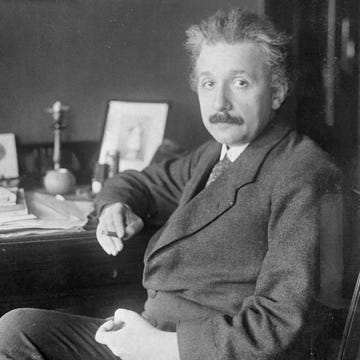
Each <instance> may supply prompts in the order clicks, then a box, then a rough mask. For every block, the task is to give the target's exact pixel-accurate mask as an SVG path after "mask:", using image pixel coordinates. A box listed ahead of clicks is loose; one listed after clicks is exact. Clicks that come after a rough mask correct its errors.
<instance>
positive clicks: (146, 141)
mask: <svg viewBox="0 0 360 360" xmlns="http://www.w3.org/2000/svg"><path fill="white" fill-rule="evenodd" d="M168 109H169V105H168V104H167V103H160V102H157V103H155V102H154V103H148V102H131V101H119V100H111V101H109V103H108V107H107V112H106V118H105V126H104V132H103V138H102V142H101V148H100V155H99V164H110V163H111V161H112V160H111V159H110V157H109V154H111V153H114V151H118V152H119V158H120V162H119V170H120V171H123V170H126V169H136V170H142V169H143V168H144V167H146V166H147V165H149V163H150V161H151V159H152V158H153V156H154V154H155V152H156V150H157V148H158V147H159V146H160V145H161V143H162V141H163V138H164V132H165V124H166V119H167V114H168Z"/></svg>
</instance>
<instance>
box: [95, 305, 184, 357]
mask: <svg viewBox="0 0 360 360" xmlns="http://www.w3.org/2000/svg"><path fill="white" fill-rule="evenodd" d="M95 340H96V341H97V342H98V343H100V344H104V345H106V346H108V347H109V349H110V350H111V351H112V352H113V353H114V355H116V356H119V357H120V358H121V359H122V360H179V359H180V355H179V350H178V342H177V335H176V333H174V332H165V331H161V330H159V329H157V328H155V327H154V326H152V325H151V324H150V323H149V322H147V321H146V320H145V319H144V318H143V317H141V316H140V315H139V314H137V313H136V312H134V311H130V310H125V309H118V310H116V312H115V316H114V320H110V321H107V322H106V323H104V324H103V325H101V326H100V327H99V329H98V331H97V332H96V334H95Z"/></svg>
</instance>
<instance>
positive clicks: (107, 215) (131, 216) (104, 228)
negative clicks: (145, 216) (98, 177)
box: [96, 202, 144, 256]
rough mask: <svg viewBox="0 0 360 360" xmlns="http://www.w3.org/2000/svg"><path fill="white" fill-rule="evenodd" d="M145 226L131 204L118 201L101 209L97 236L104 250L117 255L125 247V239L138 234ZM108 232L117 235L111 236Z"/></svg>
mask: <svg viewBox="0 0 360 360" xmlns="http://www.w3.org/2000/svg"><path fill="white" fill-rule="evenodd" d="M143 227H144V222H143V221H142V219H141V218H140V217H139V216H137V215H136V214H135V213H134V212H133V211H132V210H131V209H130V207H129V206H127V205H125V204H122V203H119V202H118V203H114V204H111V205H107V206H106V207H105V208H104V209H103V210H102V211H101V214H100V217H99V225H98V226H97V229H96V237H97V240H98V242H99V243H100V245H101V247H102V248H103V249H104V251H105V252H106V253H107V254H109V255H114V256H115V255H117V254H118V253H119V252H120V251H121V250H122V249H123V247H124V245H123V240H127V239H129V238H130V237H132V236H133V235H135V234H137V233H138V232H140V231H141V230H142V228H143ZM108 232H113V233H116V235H117V236H109V235H107V233H108Z"/></svg>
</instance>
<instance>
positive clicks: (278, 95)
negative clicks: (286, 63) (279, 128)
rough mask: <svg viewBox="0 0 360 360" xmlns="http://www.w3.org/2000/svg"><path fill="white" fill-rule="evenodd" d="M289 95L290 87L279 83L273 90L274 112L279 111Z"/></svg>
mask: <svg viewBox="0 0 360 360" xmlns="http://www.w3.org/2000/svg"><path fill="white" fill-rule="evenodd" d="M287 93H288V87H287V85H285V84H279V83H277V84H276V85H275V86H274V87H273V88H272V108H273V110H277V109H279V107H280V106H281V104H282V103H283V102H284V100H285V98H286V95H287Z"/></svg>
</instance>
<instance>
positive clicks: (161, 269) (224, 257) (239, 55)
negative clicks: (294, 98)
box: [0, 10, 340, 360]
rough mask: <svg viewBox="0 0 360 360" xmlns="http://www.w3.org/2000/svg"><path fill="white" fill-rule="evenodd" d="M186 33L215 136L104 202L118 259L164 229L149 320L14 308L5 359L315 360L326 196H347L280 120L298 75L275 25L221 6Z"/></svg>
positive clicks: (2, 343) (104, 242)
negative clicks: (292, 74)
mask: <svg viewBox="0 0 360 360" xmlns="http://www.w3.org/2000/svg"><path fill="white" fill-rule="evenodd" d="M187 35H188V40H187V48H188V50H189V51H190V54H191V57H192V61H193V74H192V80H191V81H192V86H193V88H194V89H195V91H196V92H197V95H198V98H199V103H200V109H201V116H202V120H203V122H204V125H205V127H206V128H207V130H208V131H209V132H210V134H211V135H212V136H213V138H214V139H215V141H210V142H208V143H206V144H204V145H202V146H201V147H200V148H198V149H197V150H195V151H193V152H192V153H190V154H188V155H186V156H184V157H183V158H180V159H176V160H167V161H165V162H163V163H160V164H157V165H152V166H150V167H148V168H147V169H145V170H144V171H143V172H141V173H139V172H136V171H126V172H124V173H122V174H120V175H119V176H116V177H114V178H112V179H111V180H109V181H108V183H107V184H106V186H105V188H104V189H103V191H102V192H101V193H100V195H99V197H98V199H97V202H96V203H97V209H98V211H99V225H98V229H97V237H98V240H99V243H100V245H101V246H102V247H103V249H104V250H105V251H106V252H107V253H108V254H111V255H116V254H117V253H118V252H119V251H121V250H122V248H123V246H124V243H123V240H124V239H125V238H126V239H128V241H131V237H132V236H133V235H134V234H136V233H138V232H139V231H141V229H142V227H143V225H144V222H149V223H156V224H163V226H162V228H161V230H160V231H159V232H158V233H157V234H155V236H154V237H153V238H152V239H151V240H150V242H149V244H148V247H147V250H146V253H145V257H144V261H145V268H144V276H143V285H144V286H145V288H146V289H147V291H148V300H147V301H146V303H145V310H144V312H143V313H142V314H141V315H139V314H137V313H134V312H132V311H128V310H126V309H118V310H117V311H116V312H115V315H114V319H113V320H110V321H106V322H104V321H103V320H99V319H90V318H84V317H75V316H73V315H67V314H59V313H56V312H49V311H41V310H29V309H27V310H24V309H20V310H15V311H12V312H10V313H8V314H6V315H5V316H4V317H3V318H2V320H1V321H0V339H1V340H0V349H1V350H0V359H9V358H10V359H21V358H30V355H29V354H31V355H32V356H33V357H32V358H36V359H67V358H69V359H70V358H71V359H86V360H89V359H113V358H116V357H117V356H118V357H120V358H121V359H123V360H140V359H141V360H142V359H148V360H152V359H157V360H162V359H164V360H165V359H166V360H172V359H181V360H188V359H189V360H190V359H191V360H195V359H206V360H209V359H283V358H286V359H297V358H306V356H307V353H308V350H309V344H310V340H309V337H310V336H311V332H312V330H314V329H315V324H314V317H313V314H314V313H315V312H317V311H318V310H319V309H320V308H321V307H320V305H319V304H318V303H317V301H316V297H317V295H318V291H319V284H320V265H319V242H320V237H321V220H322V219H321V216H322V202H323V199H324V198H328V197H329V196H330V197H331V196H334V197H338V196H340V195H339V194H338V184H339V178H340V175H339V172H338V170H337V169H336V167H335V166H334V165H333V163H332V162H331V161H330V159H329V157H328V156H327V155H326V154H325V153H324V152H323V151H321V150H320V149H319V148H318V147H317V146H316V145H315V144H314V143H313V142H312V141H311V140H310V139H308V138H307V137H304V136H301V135H299V134H298V133H297V132H296V131H294V130H292V129H291V128H290V126H289V125H288V124H286V123H284V122H282V121H281V120H279V119H277V117H276V110H278V109H279V108H280V107H281V105H282V103H283V101H284V99H285V97H286V95H287V92H288V87H289V85H288V84H289V81H288V78H287V75H286V68H285V53H284V50H283V47H284V45H285V43H286V38H285V37H284V36H283V35H282V34H280V33H278V32H276V31H275V29H274V28H273V26H272V25H271V23H269V22H268V21H267V20H264V19H262V18H259V17H258V16H257V15H254V14H249V13H244V12H242V11H241V10H232V11H230V12H229V13H225V12H222V11H220V12H218V13H216V14H215V15H214V16H212V17H210V18H209V19H207V20H206V21H204V22H203V23H202V24H201V25H200V26H193V27H191V28H190V29H189V30H188V32H187ZM219 160H220V161H219ZM336 220H337V219H331V221H336ZM110 232H116V234H117V236H108V235H111V233H110ZM125 246H126V245H125ZM50 324H51V325H50ZM95 332H96V335H95V340H96V341H95V340H93V337H94V334H95ZM35 354H36V355H35Z"/></svg>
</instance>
